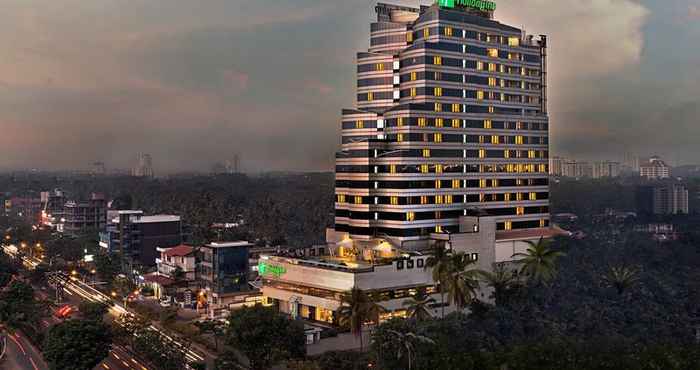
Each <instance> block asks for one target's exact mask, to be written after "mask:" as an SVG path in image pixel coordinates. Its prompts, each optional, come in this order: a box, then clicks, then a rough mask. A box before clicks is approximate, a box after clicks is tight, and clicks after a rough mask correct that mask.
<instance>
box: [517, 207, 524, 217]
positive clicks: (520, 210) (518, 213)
mask: <svg viewBox="0 0 700 370" xmlns="http://www.w3.org/2000/svg"><path fill="white" fill-rule="evenodd" d="M515 214H516V215H518V216H522V215H524V214H525V207H516V208H515Z"/></svg>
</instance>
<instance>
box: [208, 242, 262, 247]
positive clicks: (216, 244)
mask: <svg viewBox="0 0 700 370" xmlns="http://www.w3.org/2000/svg"><path fill="white" fill-rule="evenodd" d="M205 246H207V247H211V248H232V247H251V246H253V244H252V243H250V242H247V241H243V240H239V241H235V242H212V243H209V244H206V245H205Z"/></svg>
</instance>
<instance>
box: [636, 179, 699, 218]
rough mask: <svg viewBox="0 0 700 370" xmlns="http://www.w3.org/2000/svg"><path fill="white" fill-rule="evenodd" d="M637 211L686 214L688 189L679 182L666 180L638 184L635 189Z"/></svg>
mask: <svg viewBox="0 0 700 370" xmlns="http://www.w3.org/2000/svg"><path fill="white" fill-rule="evenodd" d="M635 197H636V202H637V211H638V212H639V213H642V214H647V215H650V214H654V215H675V214H688V213H689V207H688V189H687V188H686V187H685V186H683V185H682V184H680V183H675V182H668V183H660V184H656V185H645V186H639V187H637V190H636V194H635Z"/></svg>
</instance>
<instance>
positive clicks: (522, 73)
mask: <svg viewBox="0 0 700 370" xmlns="http://www.w3.org/2000/svg"><path fill="white" fill-rule="evenodd" d="M520 74H521V75H523V76H525V74H526V69H525V67H522V68H520Z"/></svg>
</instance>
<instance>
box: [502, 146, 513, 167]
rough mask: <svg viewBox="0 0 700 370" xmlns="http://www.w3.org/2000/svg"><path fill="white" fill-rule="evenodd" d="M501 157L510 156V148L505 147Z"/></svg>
mask: <svg viewBox="0 0 700 370" xmlns="http://www.w3.org/2000/svg"><path fill="white" fill-rule="evenodd" d="M503 158H510V150H508V149H506V150H504V151H503ZM511 166H512V165H511Z"/></svg>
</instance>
